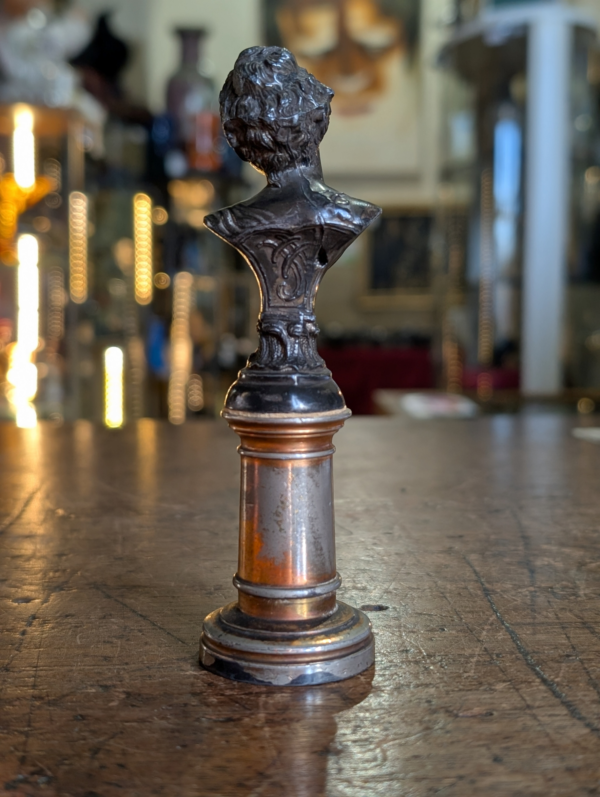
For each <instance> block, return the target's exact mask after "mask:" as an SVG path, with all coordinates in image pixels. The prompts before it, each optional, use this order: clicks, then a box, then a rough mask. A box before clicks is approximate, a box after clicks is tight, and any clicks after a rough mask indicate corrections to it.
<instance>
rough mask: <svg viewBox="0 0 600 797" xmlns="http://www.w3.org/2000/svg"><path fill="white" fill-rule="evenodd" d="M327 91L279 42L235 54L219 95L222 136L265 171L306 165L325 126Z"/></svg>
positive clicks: (328, 106) (328, 109) (329, 93)
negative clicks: (277, 45) (232, 64)
mask: <svg viewBox="0 0 600 797" xmlns="http://www.w3.org/2000/svg"><path fill="white" fill-rule="evenodd" d="M332 97H333V91H332V90H331V89H330V88H328V87H327V86H324V85H323V84H322V83H319V81H318V80H317V79H316V78H315V77H313V75H311V74H310V73H309V72H307V71H306V69H303V68H302V67H300V66H298V63H297V62H296V59H295V58H294V56H293V55H292V53H291V52H290V51H289V50H286V49H285V48H283V47H250V48H248V49H247V50H244V51H243V52H242V53H240V55H239V56H238V59H237V61H236V62H235V66H234V68H233V70H232V71H231V72H230V73H229V76H228V78H227V80H226V81H225V85H224V86H223V89H222V91H221V94H220V96H219V101H220V104H221V119H222V122H223V129H224V131H225V135H226V136H227V140H228V141H229V143H230V144H231V146H232V147H233V149H234V150H235V151H236V152H237V154H238V155H239V156H240V158H242V160H245V161H249V162H250V163H251V164H252V165H253V166H254V167H255V168H256V169H258V170H259V171H260V172H264V173H266V174H272V173H274V172H279V171H283V170H284V169H288V168H290V167H294V166H303V165H304V166H306V165H308V163H309V162H310V160H311V156H312V155H313V154H314V152H316V150H317V148H318V146H319V144H320V143H321V140H322V139H323V136H324V135H325V133H326V132H327V128H328V127H329V116H330V114H331V99H332Z"/></svg>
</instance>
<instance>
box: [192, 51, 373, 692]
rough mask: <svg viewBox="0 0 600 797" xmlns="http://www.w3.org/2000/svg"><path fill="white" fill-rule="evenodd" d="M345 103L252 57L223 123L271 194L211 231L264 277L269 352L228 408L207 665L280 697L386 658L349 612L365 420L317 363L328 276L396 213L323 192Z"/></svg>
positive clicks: (281, 65)
mask: <svg viewBox="0 0 600 797" xmlns="http://www.w3.org/2000/svg"><path fill="white" fill-rule="evenodd" d="M332 97H333V92H332V91H331V89H329V88H328V87H327V86H324V85H323V84H322V83H319V81H318V80H316V78H315V77H314V76H312V75H310V74H309V73H308V72H307V71H306V70H305V69H302V68H301V67H299V66H298V64H297V62H296V59H295V58H294V56H293V55H292V53H290V52H289V51H288V50H285V49H283V48H280V47H252V48H250V49H248V50H244V51H243V52H242V53H241V54H240V56H239V57H238V59H237V61H236V63H235V66H234V69H233V71H232V72H231V73H230V75H229V76H228V78H227V80H226V82H225V85H224V86H223V90H222V91H221V95H220V103H221V118H222V122H223V128H224V131H225V135H226V137H227V140H228V141H229V143H230V145H231V146H232V147H233V149H235V151H236V152H237V154H238V155H239V156H240V157H241V158H242V159H243V160H245V161H249V162H250V163H251V164H252V165H253V166H254V167H255V168H256V169H258V170H259V171H260V172H262V173H264V174H265V176H266V178H267V185H266V186H265V188H264V189H263V190H262V191H260V192H259V193H258V194H256V196H254V197H252V198H251V199H248V200H246V201H244V202H240V203H238V204H237V205H234V206H233V207H229V208H225V209H223V210H220V211H217V212H216V213H213V214H211V215H209V216H207V217H206V219H205V224H206V226H207V227H208V228H209V229H210V230H211V231H212V232H214V233H215V234H216V235H218V236H219V237H220V238H222V239H223V240H224V241H226V242H227V243H229V244H231V245H232V246H233V247H235V249H237V250H238V252H240V253H241V254H242V255H243V257H244V258H245V259H246V261H247V262H248V264H249V265H250V267H251V269H252V270H253V272H254V274H255V275H256V278H257V280H258V283H259V286H260V291H261V310H260V315H259V320H258V332H259V341H260V342H259V348H258V349H257V351H256V352H255V353H254V354H253V355H251V357H250V358H249V360H248V363H247V365H246V367H245V368H244V369H243V370H242V371H241V372H240V374H239V375H238V379H237V380H236V382H234V384H233V385H232V386H231V388H230V390H229V393H228V395H227V398H226V401H225V409H224V411H223V417H224V418H226V420H227V421H228V423H229V425H230V426H231V427H232V429H234V431H236V432H237V433H238V434H239V435H240V437H241V440H242V445H241V446H240V453H241V457H242V496H241V511H240V551H239V564H238V572H237V574H236V576H235V578H234V584H235V586H236V588H237V589H238V601H237V603H234V604H230V605H229V606H226V607H224V608H223V609H220V610H218V611H217V612H213V614H211V615H209V616H208V617H207V618H206V620H205V622H204V627H203V633H202V638H201V662H202V664H203V666H204V667H206V668H207V669H209V670H212V671H214V672H217V673H219V674H221V675H225V676H227V677H230V678H234V679H237V680H245V681H253V682H259V683H266V684H274V685H290V684H291V685H296V684H314V683H325V682H328V681H336V680H341V679H343V678H348V677H350V676H352V675H355V674H356V673H358V672H361V671H362V670H364V669H366V668H368V667H369V666H370V665H371V664H372V663H373V658H374V646H373V637H372V632H371V627H370V624H369V621H368V619H367V618H366V616H365V615H364V614H362V613H361V612H359V611H358V610H356V609H353V608H351V607H350V606H347V605H346V604H344V603H341V602H338V601H337V600H336V590H337V589H338V587H339V585H340V583H341V581H340V577H339V574H338V573H337V572H336V568H335V542H334V536H335V535H334V518H333V497H332V496H333V493H332V469H331V468H332V456H333V451H334V449H333V444H332V439H333V435H334V434H335V433H336V432H337V431H339V429H341V427H342V426H343V424H344V422H345V420H346V419H347V418H348V417H349V416H350V411H349V410H348V409H347V408H346V405H345V402H344V398H343V396H342V394H341V392H340V390H339V388H338V387H337V385H336V384H335V382H334V381H333V379H332V377H331V373H330V371H329V370H328V369H327V367H326V365H325V362H324V361H323V359H322V358H321V357H320V356H319V354H318V352H317V336H318V333H319V328H318V326H317V322H316V318H315V312H314V304H315V298H316V294H317V290H318V287H319V284H320V282H321V280H322V278H323V276H324V274H325V272H326V271H327V270H328V269H329V268H331V266H333V264H334V263H335V262H336V261H337V260H338V258H339V257H340V256H341V255H342V253H343V252H344V251H345V250H346V249H347V247H348V246H349V245H350V244H351V243H352V242H353V241H354V240H355V239H356V238H357V237H358V236H359V235H360V234H361V233H362V232H363V231H364V230H365V229H366V228H367V227H368V225H369V224H370V223H371V222H372V221H373V220H374V219H376V218H377V217H378V216H379V214H380V213H381V210H380V208H378V207H376V206H374V205H371V204H369V203H368V202H363V201H361V200H358V199H353V198H352V197H349V196H346V195H345V194H342V193H340V192H337V191H335V190H334V189H332V188H330V187H329V186H327V185H326V184H325V183H324V181H323V172H322V168H321V161H320V157H319V144H320V143H321V141H322V139H323V136H324V135H325V133H326V132H327V128H328V125H329V117H330V114H331V99H332Z"/></svg>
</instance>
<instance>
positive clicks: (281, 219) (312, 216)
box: [205, 189, 379, 374]
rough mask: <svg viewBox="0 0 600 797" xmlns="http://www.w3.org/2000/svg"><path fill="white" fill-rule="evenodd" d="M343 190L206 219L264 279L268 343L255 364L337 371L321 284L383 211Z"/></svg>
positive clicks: (262, 331)
mask: <svg viewBox="0 0 600 797" xmlns="http://www.w3.org/2000/svg"><path fill="white" fill-rule="evenodd" d="M329 191H331V189H329ZM331 193H332V194H333V193H334V192H331ZM313 196H314V195H313ZM335 197H336V199H337V201H335V202H331V201H330V197H329V196H323V195H322V194H320V195H319V196H318V199H319V200H320V201H319V202H318V204H317V203H315V201H314V199H313V201H307V197H306V195H304V196H302V195H301V196H299V197H298V201H297V202H292V203H290V202H288V201H285V200H284V201H283V202H282V203H281V205H280V208H281V213H280V214H279V215H277V214H275V213H274V212H273V210H272V209H271V207H264V206H263V207H260V206H259V207H257V206H256V205H253V204H252V200H251V201H250V202H248V203H241V204H240V205H236V206H234V207H232V208H226V209H225V210H222V211H219V212H218V213H215V214H213V215H212V216H208V217H207V218H206V220H205V223H206V225H207V226H208V227H209V229H211V230H212V231H213V232H215V233H216V234H217V235H219V236H220V237H221V238H223V239H224V240H226V241H227V242H228V243H230V244H231V245H232V246H234V247H235V248H236V249H237V250H238V251H239V252H240V253H241V254H242V255H243V256H244V258H245V259H246V261H247V262H248V264H249V265H250V267H251V268H252V270H253V272H254V274H255V275H256V278H257V280H258V283H259V286H260V291H261V313H260V316H259V321H258V332H259V337H260V346H259V349H258V350H257V351H256V352H255V353H254V354H253V355H252V356H251V357H250V359H249V361H248V366H247V367H248V369H250V370H254V371H257V370H258V371H260V370H262V371H271V372H279V373H293V372H296V373H311V374H317V373H324V374H328V373H329V372H328V371H327V369H326V366H325V363H324V361H323V360H322V358H321V357H320V356H319V354H318V353H317V345H316V340H317V335H318V333H319V328H318V326H317V322H316V318H315V312H314V305H315V299H316V295H317V291H318V288H319V284H320V282H321V280H322V278H323V275H324V274H325V272H326V271H327V270H328V269H329V268H330V267H331V266H332V265H333V264H334V263H335V262H336V261H337V259H338V258H339V257H340V255H341V254H342V253H343V252H344V250H345V249H346V248H347V247H348V246H349V245H350V244H351V243H352V241H354V240H355V238H356V237H357V236H358V235H359V234H360V233H361V232H362V230H363V229H364V228H365V227H366V226H367V225H368V224H369V223H370V222H371V221H372V220H373V218H375V217H376V216H377V215H378V214H379V208H375V207H374V206H373V205H369V204H367V203H363V202H359V201H358V200H351V199H350V198H349V197H345V196H344V195H343V194H335ZM311 199H312V197H311ZM324 200H325V201H324ZM257 204H259V203H257ZM260 204H263V203H260ZM270 204H271V203H269V205H270ZM303 205H304V207H302V206H303Z"/></svg>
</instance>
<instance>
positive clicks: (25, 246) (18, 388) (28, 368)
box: [7, 235, 40, 428]
mask: <svg viewBox="0 0 600 797" xmlns="http://www.w3.org/2000/svg"><path fill="white" fill-rule="evenodd" d="M17 252H18V258H19V271H18V278H17V343H16V345H15V346H14V347H13V348H12V350H11V353H10V364H9V371H8V374H7V379H8V382H9V384H11V385H12V390H10V391H9V395H8V398H9V401H10V402H11V404H12V405H13V407H14V408H15V411H16V420H17V426H19V427H21V428H31V427H33V426H35V425H36V423H37V413H36V411H35V407H34V406H33V404H31V402H32V401H33V399H34V398H35V396H36V393H37V368H36V367H35V363H34V362H33V355H34V352H35V351H36V349H37V348H38V344H39V336H40V318H39V308H40V275H39V268H38V260H39V248H38V242H37V238H36V237H35V236H33V235H22V236H21V237H20V238H19V241H18V244H17Z"/></svg>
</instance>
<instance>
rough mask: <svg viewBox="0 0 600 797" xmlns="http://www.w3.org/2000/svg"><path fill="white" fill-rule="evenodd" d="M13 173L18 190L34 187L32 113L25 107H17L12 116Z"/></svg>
mask: <svg viewBox="0 0 600 797" xmlns="http://www.w3.org/2000/svg"><path fill="white" fill-rule="evenodd" d="M13 172H14V175H15V181H16V183H17V185H18V186H19V188H23V189H25V190H27V189H30V188H33V187H34V185H35V137H34V135H33V112H32V110H31V108H29V106H27V105H17V107H16V109H15V114H14V132H13Z"/></svg>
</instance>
